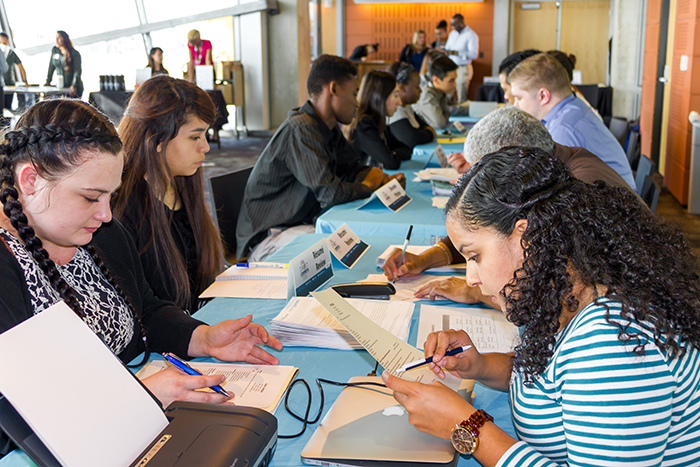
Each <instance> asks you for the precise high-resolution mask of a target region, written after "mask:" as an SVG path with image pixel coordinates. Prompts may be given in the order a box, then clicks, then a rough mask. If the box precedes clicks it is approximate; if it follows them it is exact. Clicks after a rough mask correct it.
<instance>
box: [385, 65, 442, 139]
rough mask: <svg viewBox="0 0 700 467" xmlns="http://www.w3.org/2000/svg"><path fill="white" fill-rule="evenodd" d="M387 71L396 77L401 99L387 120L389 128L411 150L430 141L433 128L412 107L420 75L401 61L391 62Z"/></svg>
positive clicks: (433, 133)
mask: <svg viewBox="0 0 700 467" xmlns="http://www.w3.org/2000/svg"><path fill="white" fill-rule="evenodd" d="M389 73H391V74H392V75H394V76H395V77H396V87H397V88H398V90H399V99H400V100H401V105H400V106H399V107H398V108H397V109H396V112H395V113H394V115H392V116H391V117H389V118H388V120H387V123H388V124H389V130H390V131H391V133H392V134H393V135H394V136H395V137H396V139H398V140H399V141H401V142H402V143H403V144H405V145H406V146H408V148H409V149H411V150H413V148H414V147H415V146H417V145H419V144H426V143H430V142H432V141H433V139H434V138H435V130H433V128H432V127H431V126H430V125H428V124H427V123H425V120H423V118H421V116H420V115H416V114H415V112H414V111H413V107H412V105H413V104H415V103H416V102H418V98H420V93H421V87H420V75H419V74H418V72H417V71H416V70H415V69H414V68H413V67H412V66H411V65H409V64H408V63H403V62H395V63H392V64H391V66H390V67H389Z"/></svg>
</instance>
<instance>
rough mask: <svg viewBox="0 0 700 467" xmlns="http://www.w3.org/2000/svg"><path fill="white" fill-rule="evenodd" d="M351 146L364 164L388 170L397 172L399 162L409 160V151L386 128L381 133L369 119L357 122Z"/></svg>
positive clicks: (399, 165)
mask: <svg viewBox="0 0 700 467" xmlns="http://www.w3.org/2000/svg"><path fill="white" fill-rule="evenodd" d="M352 146H353V148H355V151H357V153H358V154H359V155H360V160H361V161H362V162H363V163H364V164H366V165H369V166H376V167H382V168H384V169H388V170H398V169H399V167H401V161H407V160H409V159H410V158H411V149H409V147H408V146H406V145H405V144H403V143H402V142H401V141H399V140H398V139H396V137H395V136H394V135H392V134H391V131H390V130H389V129H388V128H386V129H385V130H384V132H383V133H381V132H380V131H379V127H378V126H377V123H376V122H375V121H374V120H373V119H371V118H370V117H363V118H361V119H360V121H358V122H357V126H356V127H355V131H354V132H353V135H352Z"/></svg>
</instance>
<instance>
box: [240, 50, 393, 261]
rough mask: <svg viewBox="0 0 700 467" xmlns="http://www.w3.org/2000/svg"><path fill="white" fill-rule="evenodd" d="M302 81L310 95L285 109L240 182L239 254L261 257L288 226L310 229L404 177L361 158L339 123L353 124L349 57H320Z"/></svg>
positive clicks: (353, 78) (353, 77)
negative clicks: (334, 210) (326, 213)
mask: <svg viewBox="0 0 700 467" xmlns="http://www.w3.org/2000/svg"><path fill="white" fill-rule="evenodd" d="M306 85H307V88H308V90H309V96H311V98H310V100H309V101H307V102H306V103H305V104H304V105H303V106H302V107H301V108H298V109H294V110H292V111H291V112H289V116H288V117H287V120H285V121H284V123H282V125H281V126H280V127H279V129H278V130H277V132H276V133H275V135H274V136H273V137H272V140H270V143H269V144H268V145H267V147H266V148H265V150H264V151H263V153H262V154H261V155H260V158H259V159H258V162H257V163H256V164H255V168H253V172H252V173H251V174H250V178H249V179H248V183H247V184H246V189H245V195H244V199H243V206H242V207H241V213H240V216H239V218H238V226H237V229H236V240H237V256H238V257H239V258H242V257H244V256H247V257H248V260H249V261H262V260H263V259H265V258H266V257H267V256H269V255H270V254H272V253H273V252H274V251H276V250H277V249H279V248H280V247H281V246H283V244H284V243H286V242H288V241H289V240H291V238H293V236H294V235H293V234H292V232H294V233H305V232H308V231H311V230H312V226H313V223H314V222H315V220H316V217H318V215H319V214H321V212H322V211H323V210H325V209H328V208H330V207H332V206H335V205H337V204H342V203H347V202H349V201H354V200H356V199H360V198H367V197H368V196H370V195H371V194H372V192H373V191H374V190H376V189H377V188H379V187H380V186H382V185H383V184H385V183H387V182H388V181H389V180H390V179H391V178H396V179H398V180H399V182H401V183H402V184H403V183H405V178H404V176H403V174H397V175H393V176H391V177H390V176H388V175H387V174H385V173H384V172H383V171H382V170H381V169H378V168H376V167H375V168H369V167H366V166H364V165H362V164H361V163H360V159H359V157H358V155H357V154H356V153H355V151H354V150H353V149H352V147H351V146H350V144H349V143H348V142H347V140H346V139H345V137H344V136H343V134H342V132H341V131H340V129H339V128H338V124H339V123H341V124H344V125H347V124H349V123H351V122H352V119H353V117H354V116H355V111H356V109H357V90H358V83H357V67H356V66H355V65H354V64H353V63H352V62H351V61H350V60H347V59H345V58H341V57H336V56H333V55H322V56H320V57H319V58H317V59H316V60H315V61H314V64H313V66H312V67H311V72H310V73H309V78H308V80H307V83H306ZM302 225H307V226H310V227H301V228H299V227H297V226H302ZM293 229H294V230H293Z"/></svg>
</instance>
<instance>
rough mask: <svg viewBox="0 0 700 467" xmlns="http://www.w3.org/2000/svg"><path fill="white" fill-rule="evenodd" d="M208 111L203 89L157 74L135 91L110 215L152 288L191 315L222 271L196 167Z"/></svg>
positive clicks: (211, 114)
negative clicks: (124, 231)
mask: <svg viewBox="0 0 700 467" xmlns="http://www.w3.org/2000/svg"><path fill="white" fill-rule="evenodd" d="M215 117H216V108H215V107H214V104H213V103H212V101H211V99H210V98H209V96H208V95H207V93H206V92H205V91H203V90H201V89H200V88H199V87H197V86H196V85H194V84H192V83H190V82H188V81H185V80H182V79H174V78H171V77H169V76H156V77H155V78H151V79H149V80H147V81H146V82H145V83H144V84H142V85H141V86H140V87H139V88H138V89H137V90H136V92H135V93H134V95H133V97H132V98H131V100H130V101H129V106H128V108H127V109H126V112H125V113H124V117H123V118H122V121H121V123H120V125H119V135H120V137H121V139H122V141H123V142H124V156H125V159H126V161H125V170H124V176H123V179H124V181H123V183H122V186H121V188H120V189H119V191H118V193H117V195H116V196H115V197H114V199H113V202H112V206H113V208H114V215H115V216H116V217H117V218H118V219H119V220H120V221H121V222H122V223H123V224H124V226H125V227H126V228H127V230H128V231H129V233H130V234H131V236H132V237H133V239H134V243H135V244H136V248H137V249H138V251H139V256H140V258H141V263H142V264H143V269H144V272H145V275H146V279H147V280H148V283H149V285H150V286H151V288H152V289H153V292H154V293H155V294H156V295H157V296H158V297H159V298H162V299H165V300H170V301H171V302H173V303H175V304H176V305H178V306H180V307H181V308H183V309H185V310H189V312H191V313H194V312H195V311H196V310H197V309H198V308H199V306H198V298H197V297H198V296H199V294H201V293H202V292H203V291H204V289H205V288H207V287H208V286H209V285H210V284H211V283H212V282H213V281H214V279H215V278H216V276H217V275H218V274H219V273H220V272H221V271H222V269H223V247H222V244H221V237H220V235H219V231H218V229H217V228H216V226H215V224H214V221H213V220H212V219H211V216H210V215H209V211H207V207H206V202H205V200H204V191H203V184H204V178H203V176H202V170H201V166H202V161H203V160H204V157H205V154H206V153H207V152H209V144H208V143H207V139H206V132H207V129H208V128H209V126H210V125H211V123H212V122H213V121H214V119H215ZM163 271H168V272H169V274H163Z"/></svg>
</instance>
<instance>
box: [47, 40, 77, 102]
mask: <svg viewBox="0 0 700 467" xmlns="http://www.w3.org/2000/svg"><path fill="white" fill-rule="evenodd" d="M54 71H55V72H56V74H57V75H58V76H62V77H63V87H64V88H69V89H70V94H69V96H70V97H78V98H79V97H82V95H83V80H82V74H83V64H82V59H81V58H80V53H79V52H78V51H77V50H75V49H74V48H73V43H72V42H71V40H70V37H68V34H67V33H66V32H65V31H57V32H56V45H55V46H54V48H53V49H51V59H50V61H49V72H48V75H47V76H46V86H50V85H51V80H53V74H54Z"/></svg>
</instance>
